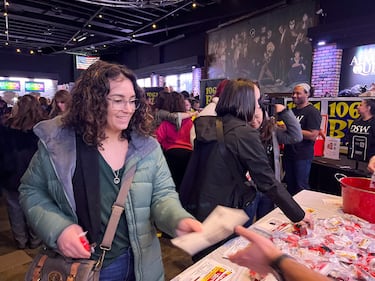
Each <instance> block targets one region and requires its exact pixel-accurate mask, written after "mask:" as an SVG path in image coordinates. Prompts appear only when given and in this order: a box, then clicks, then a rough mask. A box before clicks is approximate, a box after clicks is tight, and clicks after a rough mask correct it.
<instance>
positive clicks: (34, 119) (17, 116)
mask: <svg viewBox="0 0 375 281" xmlns="http://www.w3.org/2000/svg"><path fill="white" fill-rule="evenodd" d="M44 119H45V117H44V112H43V109H42V106H41V105H40V103H39V102H38V100H37V99H36V98H35V97H33V96H32V95H24V96H22V97H20V98H19V100H18V102H17V103H16V104H15V105H14V107H13V110H12V117H10V118H9V119H8V120H7V121H6V125H7V126H9V127H11V128H13V129H17V130H21V131H27V130H31V129H32V128H33V126H34V125H35V124H36V123H38V122H39V121H42V120H44Z"/></svg>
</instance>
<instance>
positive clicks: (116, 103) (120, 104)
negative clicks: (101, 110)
mask: <svg viewBox="0 0 375 281" xmlns="http://www.w3.org/2000/svg"><path fill="white" fill-rule="evenodd" d="M107 100H109V101H110V103H111V106H112V109H114V110H122V109H124V107H125V105H129V106H130V107H131V108H132V109H134V110H136V109H138V108H139V105H140V103H139V100H138V99H136V98H133V99H130V100H125V99H122V98H107Z"/></svg>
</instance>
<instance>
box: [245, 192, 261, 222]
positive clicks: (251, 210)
mask: <svg viewBox="0 0 375 281" xmlns="http://www.w3.org/2000/svg"><path fill="white" fill-rule="evenodd" d="M260 197H261V194H260V192H259V191H257V194H256V196H255V198H254V200H253V201H252V202H251V203H250V204H249V205H248V206H247V207H246V208H245V209H244V211H245V213H246V214H247V215H248V216H249V220H248V221H247V222H246V223H245V224H244V226H245V227H249V226H250V225H252V224H253V222H254V219H255V216H256V213H257V209H258V204H259V200H260Z"/></svg>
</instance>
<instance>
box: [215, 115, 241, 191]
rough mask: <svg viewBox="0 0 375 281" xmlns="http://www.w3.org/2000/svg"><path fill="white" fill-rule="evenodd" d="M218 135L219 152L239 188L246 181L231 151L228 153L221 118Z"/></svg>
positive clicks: (217, 128) (217, 126) (217, 130)
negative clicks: (237, 167)
mask: <svg viewBox="0 0 375 281" xmlns="http://www.w3.org/2000/svg"><path fill="white" fill-rule="evenodd" d="M216 135H217V140H218V143H219V151H220V154H221V155H222V156H223V158H224V162H225V163H227V166H228V168H229V170H230V172H231V174H232V176H234V178H235V180H236V182H237V184H238V186H242V185H243V183H244V181H245V179H244V178H243V177H242V176H241V175H240V172H239V171H238V170H237V169H236V166H237V164H236V161H235V159H234V155H233V154H232V153H231V152H230V151H228V149H227V148H226V146H225V142H224V130H223V121H222V120H221V118H219V117H217V118H216Z"/></svg>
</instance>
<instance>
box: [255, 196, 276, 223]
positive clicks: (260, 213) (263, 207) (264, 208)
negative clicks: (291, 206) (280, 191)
mask: <svg viewBox="0 0 375 281" xmlns="http://www.w3.org/2000/svg"><path fill="white" fill-rule="evenodd" d="M273 209H275V204H274V203H273V201H272V200H271V199H270V198H269V197H268V196H267V195H266V194H263V193H261V194H260V195H259V201H258V208H257V214H256V218H257V220H259V219H261V218H262V217H264V216H265V215H267V214H268V213H269V212H271V211H272V210H273Z"/></svg>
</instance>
